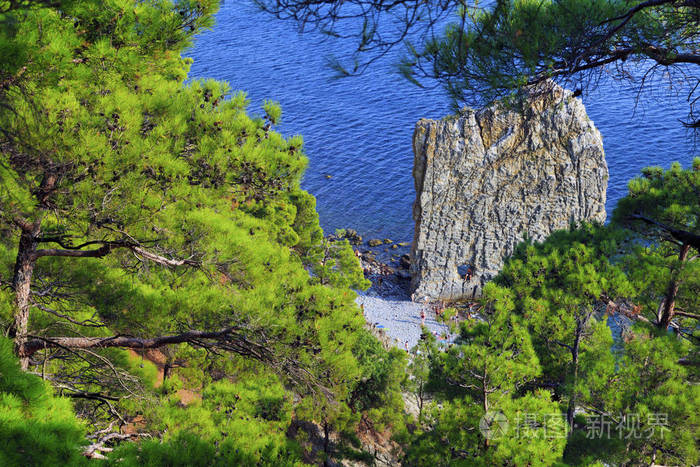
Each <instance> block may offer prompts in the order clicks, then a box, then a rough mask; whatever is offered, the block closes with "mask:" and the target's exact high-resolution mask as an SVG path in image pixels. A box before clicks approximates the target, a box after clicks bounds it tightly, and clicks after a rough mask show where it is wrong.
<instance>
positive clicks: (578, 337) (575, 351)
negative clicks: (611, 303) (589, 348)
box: [566, 323, 583, 433]
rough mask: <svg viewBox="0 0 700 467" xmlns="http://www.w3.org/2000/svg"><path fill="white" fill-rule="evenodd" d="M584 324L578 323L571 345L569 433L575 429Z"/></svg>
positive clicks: (567, 419) (568, 409) (567, 411)
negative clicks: (571, 369) (579, 362)
mask: <svg viewBox="0 0 700 467" xmlns="http://www.w3.org/2000/svg"><path fill="white" fill-rule="evenodd" d="M582 333H583V326H581V325H580V324H579V323H577V325H576V337H575V338H574V345H573V346H572V347H571V361H572V365H573V379H572V389H571V394H570V395H569V406H568V407H567V408H566V423H567V424H568V425H569V433H572V432H573V430H574V411H575V410H576V385H577V384H578V354H579V348H580V346H581V334H582Z"/></svg>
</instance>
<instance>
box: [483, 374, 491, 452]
mask: <svg viewBox="0 0 700 467" xmlns="http://www.w3.org/2000/svg"><path fill="white" fill-rule="evenodd" d="M486 377H487V374H486V367H484V373H483V378H484V379H482V380H481V389H482V394H483V396H484V416H486V413H487V412H488V411H489V393H488V388H487V379H486ZM488 448H489V438H488V437H487V436H484V449H488Z"/></svg>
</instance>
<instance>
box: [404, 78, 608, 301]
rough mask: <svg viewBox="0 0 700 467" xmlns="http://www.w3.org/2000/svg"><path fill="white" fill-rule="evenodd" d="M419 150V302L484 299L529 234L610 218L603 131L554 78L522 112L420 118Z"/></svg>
mask: <svg viewBox="0 0 700 467" xmlns="http://www.w3.org/2000/svg"><path fill="white" fill-rule="evenodd" d="M516 107H517V106H516ZM413 150H414V155H415V159H414V168H413V177H414V182H415V188H416V201H415V203H414V206H413V219H414V221H415V234H414V240H413V246H412V251H411V256H412V262H411V276H412V280H411V288H412V289H413V290H414V297H415V298H416V299H422V298H425V297H427V298H431V299H458V298H473V297H478V296H479V295H480V293H481V288H482V287H483V285H484V283H485V282H486V281H488V280H489V279H491V278H493V277H494V276H495V275H496V274H497V273H498V271H499V270H500V268H501V266H502V265H503V261H504V259H505V258H506V257H507V256H509V255H510V254H512V252H513V249H514V247H515V246H516V245H517V244H518V243H519V242H520V241H521V240H522V239H523V238H524V237H525V236H526V235H527V236H528V237H530V238H532V239H533V240H536V241H541V240H543V239H544V238H546V237H547V236H548V235H549V234H550V233H551V232H553V231H555V230H559V229H563V228H566V227H568V225H569V224H571V223H572V222H577V221H581V220H590V221H598V222H603V221H604V220H605V197H606V189H607V182H608V168H607V164H606V162H605V155H604V152H603V142H602V138H601V135H600V132H599V131H598V130H597V129H596V128H595V126H594V125H593V122H592V121H591V120H590V119H589V118H588V116H587V115H586V110H585V108H584V106H583V103H582V102H581V101H580V100H579V99H577V98H575V97H573V95H572V93H571V92H570V91H567V90H564V89H563V88H561V87H559V86H557V85H555V84H553V83H549V87H548V89H546V90H544V91H543V90H539V92H537V93H536V94H535V93H533V94H531V95H530V96H527V97H526V98H525V99H523V100H522V101H521V102H520V103H519V108H517V110H516V108H515V107H507V108H506V107H505V106H502V105H500V104H494V105H493V106H491V107H488V108H486V109H484V110H481V111H474V110H471V109H465V110H463V111H462V112H460V114H459V115H457V116H455V117H449V118H445V119H443V120H440V121H435V120H426V119H423V120H420V121H419V122H418V123H417V124H416V128H415V133H414V136H413Z"/></svg>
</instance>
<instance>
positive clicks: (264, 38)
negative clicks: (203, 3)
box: [188, 1, 697, 242]
mask: <svg viewBox="0 0 700 467" xmlns="http://www.w3.org/2000/svg"><path fill="white" fill-rule="evenodd" d="M352 50H353V49H352V43H349V42H343V41H341V40H338V39H329V38H326V37H324V36H321V35H320V34H318V33H305V34H299V33H298V31H297V27H296V25H295V24H293V23H291V22H285V21H280V20H277V19H275V18H274V17H272V16H268V15H266V14H264V13H261V12H259V11H257V10H256V9H255V7H253V6H252V5H251V4H250V3H249V2H247V1H227V2H224V3H223V4H222V5H221V9H220V11H219V12H218V14H217V16H216V25H215V26H214V28H213V30H211V31H207V32H205V33H203V34H201V35H200V36H198V37H197V39H196V42H195V45H194V47H193V48H192V49H191V50H190V51H189V52H188V56H190V57H192V58H193V59H194V64H193V65H192V68H191V73H190V77H191V78H194V79H196V78H215V79H218V80H224V81H227V82H228V83H229V84H230V85H231V87H232V89H234V90H241V91H244V92H245V93H247V95H248V99H249V100H250V108H249V110H250V111H251V113H254V114H255V113H257V114H262V103H263V101H264V100H265V99H271V100H275V101H278V102H279V103H280V104H281V106H282V111H283V115H282V122H281V124H280V125H278V126H277V130H278V131H280V132H281V133H282V134H284V135H288V136H291V135H297V134H300V135H302V136H303V137H304V141H305V152H306V155H307V156H308V158H309V167H308V169H307V172H306V175H305V177H304V180H303V182H302V186H303V188H304V189H306V190H308V191H309V192H310V193H312V194H313V195H314V196H316V199H317V208H318V212H319V214H320V218H321V224H322V226H323V228H324V230H325V231H326V232H327V233H332V232H333V231H334V230H335V229H338V228H345V227H352V228H354V229H356V230H358V231H359V232H360V233H361V234H362V235H363V236H364V237H365V238H372V237H379V238H391V239H392V240H394V241H397V242H407V241H411V240H412V238H413V220H412V218H411V206H412V203H413V200H414V198H415V191H414V188H413V177H412V174H411V171H412V168H413V152H412V148H411V138H412V134H413V128H414V125H415V123H416V121H418V120H419V119H420V118H434V119H439V118H442V117H443V116H445V115H447V114H449V113H451V108H450V103H449V100H448V99H447V97H446V95H445V93H444V92H443V91H442V90H441V89H440V88H437V89H430V90H426V89H421V88H419V87H417V86H415V85H413V84H411V83H409V82H408V81H406V80H405V79H403V78H402V77H400V76H399V75H398V73H397V72H396V67H395V65H396V63H397V62H398V60H399V57H400V50H398V51H396V52H397V53H395V54H393V55H390V56H388V57H385V59H383V60H381V61H379V62H378V63H375V64H374V66H372V67H370V68H369V69H368V70H367V71H366V72H365V73H364V74H363V75H361V76H359V77H352V78H343V79H334V72H333V71H332V70H331V69H330V68H329V67H328V65H327V58H328V57H329V56H336V57H339V58H341V59H342V58H343V57H348V56H349V54H350V53H351V52H352ZM663 86H664V85H663V84H662V85H657V86H655V87H654V88H653V92H647V93H642V94H641V96H642V97H641V98H640V99H638V96H637V93H636V92H635V91H633V90H631V89H629V88H628V87H625V86H623V85H620V84H616V83H615V82H613V81H612V80H609V81H605V83H604V84H601V85H599V86H598V87H597V88H596V89H594V90H591V91H590V92H589V91H587V92H585V93H584V95H583V101H584V103H585V105H586V108H587V111H588V114H589V116H590V117H591V119H592V120H593V121H594V122H595V124H596V126H597V127H598V129H599V130H600V132H601V133H602V135H603V142H604V146H605V151H606V157H607V162H608V167H609V170H610V181H609V185H608V202H607V210H608V214H610V213H611V212H612V209H613V208H614V207H615V203H616V202H617V200H619V199H620V198H621V197H622V196H624V195H625V193H626V186H627V182H628V181H629V179H630V178H632V177H634V176H635V175H637V174H639V171H640V169H641V168H643V167H645V166H649V165H660V166H663V167H668V166H669V165H670V164H671V162H673V161H679V162H681V163H682V164H684V165H686V166H687V165H689V164H690V161H691V160H692V157H693V155H694V154H697V145H694V143H693V141H692V140H691V138H690V137H689V134H688V132H687V130H685V128H683V126H682V125H681V124H680V123H679V120H680V119H683V118H685V117H686V114H687V110H688V104H687V102H686V100H685V97H686V96H685V95H683V94H681V95H674V94H673V93H671V92H667V90H666V89H664V87H663Z"/></svg>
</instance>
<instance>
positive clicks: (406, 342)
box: [403, 341, 408, 352]
mask: <svg viewBox="0 0 700 467" xmlns="http://www.w3.org/2000/svg"><path fill="white" fill-rule="evenodd" d="M403 347H404V349H406V352H408V341H405V342H404V343H403Z"/></svg>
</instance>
